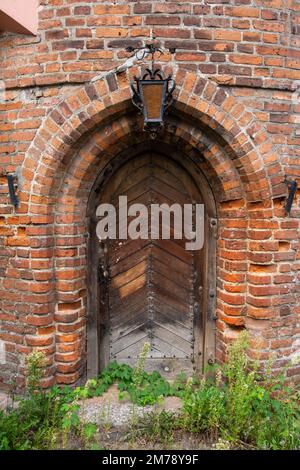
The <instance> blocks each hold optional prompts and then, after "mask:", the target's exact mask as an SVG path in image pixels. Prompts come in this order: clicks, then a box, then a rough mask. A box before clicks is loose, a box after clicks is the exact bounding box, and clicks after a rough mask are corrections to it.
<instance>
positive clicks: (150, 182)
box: [87, 141, 217, 378]
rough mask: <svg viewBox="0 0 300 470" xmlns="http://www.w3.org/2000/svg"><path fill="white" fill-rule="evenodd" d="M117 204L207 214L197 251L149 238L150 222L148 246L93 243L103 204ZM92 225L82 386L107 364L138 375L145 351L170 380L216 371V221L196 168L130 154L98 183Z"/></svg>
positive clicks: (168, 156)
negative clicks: (198, 207)
mask: <svg viewBox="0 0 300 470" xmlns="http://www.w3.org/2000/svg"><path fill="white" fill-rule="evenodd" d="M158 149H159V150H158ZM119 196H126V197H127V199H128V204H130V203H135V204H137V203H139V204H141V203H142V204H144V205H146V206H147V208H148V209H149V210H150V208H151V204H168V205H169V206H170V205H172V204H179V205H180V206H181V207H182V208H183V205H184V204H203V205H204V225H205V228H204V246H203V248H201V249H200V250H195V251H189V250H186V248H185V243H186V242H187V240H186V239H184V237H183V239H175V238H174V233H173V236H171V238H170V239H169V240H166V239H164V240H163V239H162V237H161V230H160V233H159V236H157V237H155V238H154V239H153V238H151V234H150V233H151V217H149V227H148V228H149V236H148V237H147V239H144V240H141V239H137V240H120V239H118V238H117V239H116V240H107V241H106V242H99V239H98V238H97V235H96V224H97V220H98V219H97V217H96V209H97V207H98V205H99V204H100V203H112V204H114V206H116V205H117V204H118V197H119ZM88 220H89V224H88V225H89V248H88V271H89V274H88V318H89V320H88V332H87V333H88V336H87V338H88V357H87V362H88V376H91V377H92V376H94V375H96V374H97V373H99V370H101V369H102V368H103V367H104V366H106V365H107V364H108V362H109V361H111V360H118V361H120V362H124V363H129V364H131V365H134V364H135V362H136V361H137V359H138V357H139V354H140V352H141V349H142V347H143V344H144V343H145V342H148V343H149V344H150V348H151V349H150V352H149V358H148V361H147V368H148V369H149V370H153V369H156V370H159V371H160V372H161V373H162V374H165V375H166V376H168V377H169V378H171V377H174V376H175V375H176V374H178V372H179V371H185V372H186V373H188V374H189V375H191V374H192V373H193V372H194V371H195V370H198V371H202V370H203V367H204V366H205V364H207V362H210V363H212V362H213V361H214V360H215V319H216V318H215V299H216V276H215V271H216V234H217V219H216V205H215V200H214V197H213V193H212V191H211V188H210V186H209V184H208V182H207V180H206V178H205V176H204V175H203V173H202V172H201V170H200V169H199V167H198V166H197V165H196V164H193V163H192V161H191V160H190V159H189V158H188V156H186V155H185V154H184V153H183V152H180V151H178V150H175V148H174V147H173V146H171V145H164V144H163V143H162V142H159V141H158V142H156V143H152V142H147V141H146V142H144V143H143V144H142V145H139V146H137V147H135V148H128V149H126V150H125V151H123V152H121V153H120V154H119V155H117V156H116V157H115V158H114V159H113V160H111V161H110V163H109V167H105V168H104V169H103V170H102V172H101V173H100V174H99V176H98V178H97V180H96V182H95V184H94V187H93V190H92V192H91V196H90V199H89V206H88ZM160 222H161V220H160ZM172 222H173V225H172ZM160 229H161V225H160ZM172 230H174V220H173V219H172V221H171V231H172ZM103 273H104V274H103Z"/></svg>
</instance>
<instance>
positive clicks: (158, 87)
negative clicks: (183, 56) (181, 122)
mask: <svg viewBox="0 0 300 470" xmlns="http://www.w3.org/2000/svg"><path fill="white" fill-rule="evenodd" d="M127 50H129V48H128V49H127ZM145 50H146V53H151V54H152V58H153V55H154V53H155V52H156V51H159V52H161V51H160V50H159V49H156V48H155V47H154V46H153V44H150V45H148V46H146V47H145ZM174 52H175V51H172V53H174ZM146 53H145V54H146ZM131 90H132V93H133V95H132V102H133V104H134V105H135V106H136V107H137V108H138V109H139V111H140V112H141V113H142V114H143V117H144V130H145V131H147V132H149V133H150V136H151V138H153V139H155V138H156V136H157V134H158V132H159V131H160V130H161V129H162V127H163V125H164V118H165V115H166V110H167V109H168V107H169V106H170V105H171V104H172V102H173V97H172V94H173V92H174V90H175V81H174V80H173V78H172V77H171V76H169V77H168V78H164V77H163V74H162V72H161V70H159V69H154V68H153V69H152V70H150V69H146V71H145V73H144V75H143V76H142V77H141V78H136V77H135V78H134V82H133V83H132V84H131Z"/></svg>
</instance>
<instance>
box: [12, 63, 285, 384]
mask: <svg viewBox="0 0 300 470" xmlns="http://www.w3.org/2000/svg"><path fill="white" fill-rule="evenodd" d="M139 73H140V70H139V69H137V68H133V69H132V70H131V71H126V72H124V73H120V74H110V75H109V76H107V77H104V78H101V79H99V80H98V81H96V82H95V83H93V84H92V83H90V84H87V85H85V86H83V87H80V88H79V89H78V90H77V91H76V92H75V93H74V95H72V96H69V97H67V98H66V99H65V100H64V101H63V102H61V103H60V104H59V105H58V106H57V107H56V108H55V109H54V110H53V111H51V113H50V114H49V115H48V116H47V117H46V118H45V120H44V121H43V125H42V126H41V128H40V129H39V131H38V132H37V135H36V137H35V139H34V141H33V143H32V145H31V147H30V149H29V150H28V152H27V155H26V158H25V161H24V164H23V168H22V171H23V186H22V192H21V194H20V200H21V206H20V211H22V214H26V216H27V215H28V220H29V222H28V223H29V226H28V231H27V232H26V234H27V237H26V242H27V243H29V244H30V250H31V260H32V263H31V276H32V279H35V283H34V285H32V286H31V284H30V285H29V288H30V289H32V292H33V293H30V292H29V293H27V292H26V293H24V292H23V291H22V286H19V283H15V284H14V292H13V293H14V294H15V295H20V293H21V298H22V301H23V302H26V303H27V304H28V306H29V308H30V315H29V316H28V318H26V322H25V323H24V328H25V329H24V331H25V333H24V335H23V340H22V344H21V343H20V344H18V345H16V351H18V352H20V353H21V354H20V357H21V356H22V355H23V354H27V353H28V352H29V351H30V350H32V349H33V348H41V349H43V350H44V351H45V353H46V354H47V356H48V364H49V367H48V371H47V377H46V379H45V385H50V384H52V383H54V382H57V383H70V384H74V383H76V382H78V381H79V380H82V379H84V378H85V376H86V346H88V348H89V347H90V345H92V344H96V343H95V341H94V342H93V341H90V339H91V335H89V340H88V342H87V341H86V340H87V337H86V328H87V325H88V323H89V321H90V318H92V317H91V316H90V315H89V306H88V305H87V298H88V296H87V290H88V288H89V286H88V283H87V270H88V263H87V258H86V250H87V246H88V243H87V238H88V235H89V230H88V227H87V207H88V201H89V198H90V196H91V191H92V188H93V187H95V184H96V179H97V175H98V174H99V173H101V172H102V170H103V169H104V168H109V164H110V162H112V161H113V160H114V158H115V157H116V156H117V155H119V154H120V153H121V152H127V151H128V149H129V148H137V147H138V146H143V145H144V144H145V143H146V142H147V139H148V137H147V135H146V134H145V133H143V132H142V122H141V119H140V118H139V117H138V116H137V114H136V112H135V110H134V109H133V106H132V103H131V99H130V88H129V82H130V80H131V79H132V76H133V75H139ZM174 76H175V80H176V83H177V90H176V94H175V102H174V105H173V106H172V109H171V110H170V114H169V116H168V118H167V121H166V125H165V129H164V132H163V134H162V135H161V137H160V140H159V146H160V149H161V150H163V146H164V145H165V146H172V156H174V155H176V153H177V152H180V155H181V157H180V158H181V160H182V162H183V161H190V162H192V163H193V164H195V165H196V166H197V167H198V170H199V172H202V174H204V175H205V180H206V181H207V182H208V185H209V187H210V188H211V189H212V191H213V194H214V198H215V201H216V206H217V211H218V224H219V226H218V240H217V257H216V258H217V289H216V294H217V298H216V309H215V314H216V316H217V320H216V357H217V359H218V360H220V361H223V360H224V359H225V352H226V345H227V343H228V342H229V341H230V340H231V339H232V337H234V336H236V334H238V332H239V331H240V329H242V328H245V327H246V328H248V329H249V331H250V333H251V335H252V338H253V342H252V348H253V350H261V348H262V349H264V348H265V346H263V347H262V346H261V344H263V345H264V344H266V343H267V342H268V341H269V339H268V338H269V337H270V336H269V334H270V333H272V331H273V326H272V319H273V318H274V317H276V316H280V303H279V302H278V301H279V300H280V298H279V297H280V295H279V294H280V293H278V289H270V290H268V287H266V289H267V299H266V301H265V302H262V301H261V296H262V294H261V291H260V289H258V288H257V287H256V286H257V285H258V284H259V283H260V280H261V276H262V275H263V274H264V273H265V272H266V273H267V272H268V266H265V265H266V263H267V262H268V263H269V261H268V260H269V259H271V260H272V259H273V253H272V252H269V253H267V254H266V253H265V252H264V253H261V250H260V244H259V243H256V242H255V240H257V239H259V236H260V230H261V229H260V226H261V220H262V219H266V220H264V224H267V223H269V220H270V218H272V217H273V216H274V215H275V216H276V217H277V216H278V213H279V214H280V217H281V216H282V211H281V209H279V208H278V207H279V206H278V204H277V205H276V201H275V198H276V197H278V196H281V195H282V194H285V191H286V188H285V187H283V185H282V181H283V175H282V172H281V166H280V163H279V162H278V159H277V156H276V152H275V151H274V149H273V147H272V145H271V144H270V142H268V140H267V135H266V132H265V130H264V129H263V128H262V127H261V126H260V125H259V124H258V123H257V120H256V118H255V115H253V114H252V113H251V112H249V111H248V110H247V109H246V108H245V107H244V106H243V105H241V104H240V103H239V102H238V101H237V100H236V99H235V98H234V97H233V96H231V95H230V94H229V93H227V92H226V91H224V89H222V88H220V87H218V86H217V85H216V84H215V83H213V82H212V81H210V80H204V79H203V78H202V77H198V76H197V75H195V74H193V73H189V72H183V71H182V70H180V69H178V70H177V71H176V70H175V71H174ZM166 154H167V155H169V153H168V152H166ZM183 154H184V155H185V157H187V158H185V159H182V155H183ZM198 170H197V171H198ZM199 175H200V173H199ZM206 184H207V183H206ZM273 234H274V227H273V226H270V237H271V236H273ZM27 239H28V240H27ZM21 242H22V243H24V238H23V237H22V240H21ZM16 243H18V239H17V240H16ZM275 245H276V246H275V248H272V247H271V248H268V249H270V250H271V249H277V242H276V243H275ZM21 246H22V245H21ZM36 258H38V263H37V262H35V259H36ZM41 260H42V262H41ZM14 262H15V259H14V257H13V255H12V257H11V258H8V261H7V271H9V269H10V268H11V267H13V266H14ZM5 269H6V268H5ZM264 289H265V288H264ZM264 292H265V290H264ZM263 300H264V299H263ZM277 302H278V303H277ZM20 325H22V321H21V320H20ZM28 325H30V326H29V327H28ZM91 331H94V335H97V329H95V328H94V330H92V329H90V328H89V332H90V333H91ZM261 337H262V338H267V339H266V342H263V343H260V342H259V341H256V339H260V338H261ZM87 343H88V344H87ZM262 353H263V354H265V355H266V351H265V350H264V351H262ZM97 354H98V353H97V351H95V352H94V356H92V355H90V354H88V355H89V356H90V357H95V358H96V357H98V356H97ZM90 370H91V369H90ZM23 372H24V370H23V366H22V363H21V364H20V366H18V373H19V377H20V383H21V381H22V377H23Z"/></svg>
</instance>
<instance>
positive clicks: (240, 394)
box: [0, 333, 300, 450]
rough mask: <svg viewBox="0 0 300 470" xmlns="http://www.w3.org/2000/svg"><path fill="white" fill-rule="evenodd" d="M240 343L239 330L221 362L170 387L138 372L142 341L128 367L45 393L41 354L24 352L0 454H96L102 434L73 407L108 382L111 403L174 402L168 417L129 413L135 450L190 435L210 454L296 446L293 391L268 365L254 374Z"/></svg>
mask: <svg viewBox="0 0 300 470" xmlns="http://www.w3.org/2000/svg"><path fill="white" fill-rule="evenodd" d="M248 346H249V338H248V336H247V334H246V333H241V334H240V336H239V338H238V340H237V341H236V342H234V343H233V344H232V346H231V347H230V350H229V354H228V360H227V363H226V364H225V365H223V366H214V367H211V368H210V369H209V371H208V372H207V374H206V375H205V376H202V377H190V378H188V379H187V378H186V376H185V375H183V374H181V375H180V376H178V378H177V380H176V381H175V382H174V383H172V384H170V383H169V382H167V381H166V380H165V379H164V378H163V377H161V375H160V374H159V373H158V372H157V371H154V372H151V373H147V372H145V370H144V367H145V360H146V357H147V354H148V346H147V344H146V345H145V346H144V348H143V350H142V353H141V355H140V358H139V360H138V362H137V365H136V367H135V368H132V367H130V366H128V365H126V364H118V363H117V362H112V363H111V364H109V365H108V367H107V368H106V369H105V370H104V371H103V372H102V373H101V374H100V376H99V377H97V378H95V379H93V380H89V381H88V382H87V383H86V385H85V386H82V387H78V388H76V389H72V388H70V387H64V388H59V387H57V386H54V387H52V388H51V389H50V390H48V391H44V390H42V388H41V378H42V376H43V367H44V366H45V357H44V356H43V354H41V353H32V354H31V355H29V357H28V361H27V368H28V380H27V392H26V396H25V397H22V398H19V400H18V403H17V405H18V406H17V407H16V408H14V407H11V408H8V409H7V410H5V411H0V450H9V449H15V450H20V449H22V450H25V449H59V448H72V445H73V446H74V443H75V445H76V446H77V447H76V448H78V447H79V448H83V449H89V448H97V449H98V448H99V446H100V447H101V445H102V443H103V435H105V433H107V430H105V426H102V428H101V427H99V426H98V425H95V423H94V422H85V421H84V420H82V416H81V415H80V413H79V409H80V404H81V405H82V404H83V403H84V399H86V398H90V397H94V396H99V395H102V394H103V393H104V392H105V391H106V390H107V389H108V388H109V387H110V386H111V385H112V384H115V383H117V384H118V388H119V394H120V396H119V398H121V399H124V398H125V397H126V396H127V397H129V398H130V399H131V401H132V402H133V403H134V405H133V409H134V408H135V404H138V405H146V404H154V403H157V402H160V400H161V399H163V398H164V397H167V396H174V395H175V396H177V397H178V396H179V397H181V399H182V405H183V406H182V408H180V409H178V410H177V411H178V412H177V411H176V413H173V412H172V413H171V414H170V412H169V411H166V410H164V409H163V408H162V407H153V408H152V410H153V411H152V412H151V413H150V414H148V415H144V417H145V418H146V419H145V420H144V421H143V418H141V419H140V418H139V417H138V415H136V417H137V418H139V420H137V421H136V422H135V427H133V426H132V422H131V421H130V423H128V428H127V429H128V430H129V434H130V432H131V433H132V431H133V430H134V439H135V441H134V443H133V444H132V445H137V446H138V445H139V439H144V440H145V439H146V442H148V443H149V445H150V448H152V447H151V443H154V444H159V445H161V444H163V445H166V442H167V443H168V444H169V443H170V442H176V440H177V438H178V433H179V434H180V435H182V436H185V437H187V436H188V437H190V436H198V438H199V439H201V440H202V442H203V441H205V442H209V446H210V447H214V448H218V449H237V448H239V449H273V450H277V449H300V409H299V398H300V393H299V389H297V388H295V387H293V386H292V385H287V384H286V382H285V377H284V376H283V375H281V376H279V377H278V376H274V375H272V367H271V366H272V364H271V361H270V364H269V366H268V368H267V369H266V370H265V371H264V373H263V374H262V373H261V371H259V365H258V363H257V364H256V363H255V362H253V360H251V361H250V360H249V358H248V355H247V349H248ZM100 411H101V410H100ZM130 430H131V431H130ZM128 442H129V441H128ZM137 448H139V447H137ZM163 448H165V447H163Z"/></svg>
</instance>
